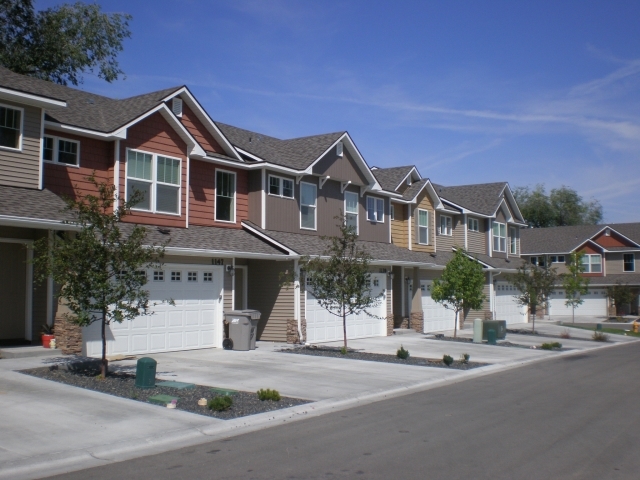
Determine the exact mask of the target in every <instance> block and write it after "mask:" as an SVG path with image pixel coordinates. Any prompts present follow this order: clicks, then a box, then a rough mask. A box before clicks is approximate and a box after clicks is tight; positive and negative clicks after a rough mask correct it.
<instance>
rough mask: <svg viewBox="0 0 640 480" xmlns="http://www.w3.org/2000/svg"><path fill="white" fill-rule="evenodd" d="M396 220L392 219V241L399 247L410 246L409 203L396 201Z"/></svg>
mask: <svg viewBox="0 0 640 480" xmlns="http://www.w3.org/2000/svg"><path fill="white" fill-rule="evenodd" d="M393 205H394V209H395V220H391V243H393V244H394V245H397V246H399V247H403V248H408V246H409V243H408V238H407V237H408V236H409V233H408V231H407V228H408V227H407V209H408V208H409V207H408V206H407V205H405V204H402V203H394V204H393Z"/></svg>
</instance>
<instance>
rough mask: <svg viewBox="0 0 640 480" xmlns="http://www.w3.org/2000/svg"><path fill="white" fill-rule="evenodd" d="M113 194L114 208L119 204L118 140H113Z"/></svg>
mask: <svg viewBox="0 0 640 480" xmlns="http://www.w3.org/2000/svg"><path fill="white" fill-rule="evenodd" d="M113 186H114V189H113V195H114V197H115V203H114V206H115V208H118V207H119V206H120V199H119V197H120V140H119V139H118V140H116V141H115V142H113Z"/></svg>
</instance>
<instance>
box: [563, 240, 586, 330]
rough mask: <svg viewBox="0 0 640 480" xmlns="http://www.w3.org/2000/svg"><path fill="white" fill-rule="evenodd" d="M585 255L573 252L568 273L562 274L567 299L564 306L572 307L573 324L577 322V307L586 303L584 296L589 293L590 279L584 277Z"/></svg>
mask: <svg viewBox="0 0 640 480" xmlns="http://www.w3.org/2000/svg"><path fill="white" fill-rule="evenodd" d="M583 257H584V253H582V252H572V253H571V255H569V261H568V262H567V270H569V272H568V273H564V274H562V288H564V293H565V298H566V299H567V300H566V301H565V302H564V304H565V305H566V306H567V307H571V322H572V323H575V321H576V307H579V306H580V305H582V304H583V303H584V299H583V298H582V295H586V294H587V292H588V291H589V279H588V278H587V277H583V276H582V272H584V265H583V264H582V258H583Z"/></svg>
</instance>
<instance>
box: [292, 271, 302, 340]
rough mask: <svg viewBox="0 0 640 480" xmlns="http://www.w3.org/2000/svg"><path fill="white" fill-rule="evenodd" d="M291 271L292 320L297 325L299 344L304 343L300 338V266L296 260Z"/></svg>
mask: <svg viewBox="0 0 640 480" xmlns="http://www.w3.org/2000/svg"><path fill="white" fill-rule="evenodd" d="M293 271H294V275H295V278H294V280H293V293H294V295H293V318H294V319H295V320H296V321H297V323H298V338H299V339H300V343H303V342H304V339H303V338H302V315H301V314H300V313H301V312H300V265H298V260H297V259H296V260H294V261H293Z"/></svg>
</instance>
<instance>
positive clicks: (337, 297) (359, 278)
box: [301, 216, 381, 352]
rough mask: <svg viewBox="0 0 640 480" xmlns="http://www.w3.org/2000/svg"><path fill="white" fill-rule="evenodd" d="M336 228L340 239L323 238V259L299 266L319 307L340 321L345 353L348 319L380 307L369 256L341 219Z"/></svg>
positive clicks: (308, 259)
mask: <svg viewBox="0 0 640 480" xmlns="http://www.w3.org/2000/svg"><path fill="white" fill-rule="evenodd" d="M336 219H337V220H339V224H338V228H339V229H340V235H339V236H334V237H323V238H325V239H327V240H329V246H328V247H327V249H326V250H325V251H324V252H323V254H322V256H318V257H313V258H310V257H306V258H304V259H303V260H302V262H301V264H302V266H303V268H304V270H305V272H306V282H307V287H308V288H309V289H310V290H311V293H312V294H313V296H314V297H315V298H316V299H317V300H318V303H319V304H320V306H321V307H322V308H324V309H326V310H327V311H328V312H329V313H331V314H332V315H336V316H337V317H341V318H342V331H343V335H344V350H345V352H346V349H347V317H348V316H349V315H353V314H359V313H361V312H365V313H366V314H367V315H369V316H371V317H373V316H375V315H372V314H370V313H369V312H368V311H367V309H369V308H374V307H376V306H378V305H380V300H381V299H380V296H377V297H373V296H372V295H371V275H370V273H369V264H370V262H371V256H370V255H369V253H367V251H366V250H365V249H364V248H362V247H360V246H358V244H357V239H358V235H357V234H356V232H355V229H354V228H353V227H348V226H347V225H346V224H345V222H344V218H343V217H342V216H339V217H336Z"/></svg>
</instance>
